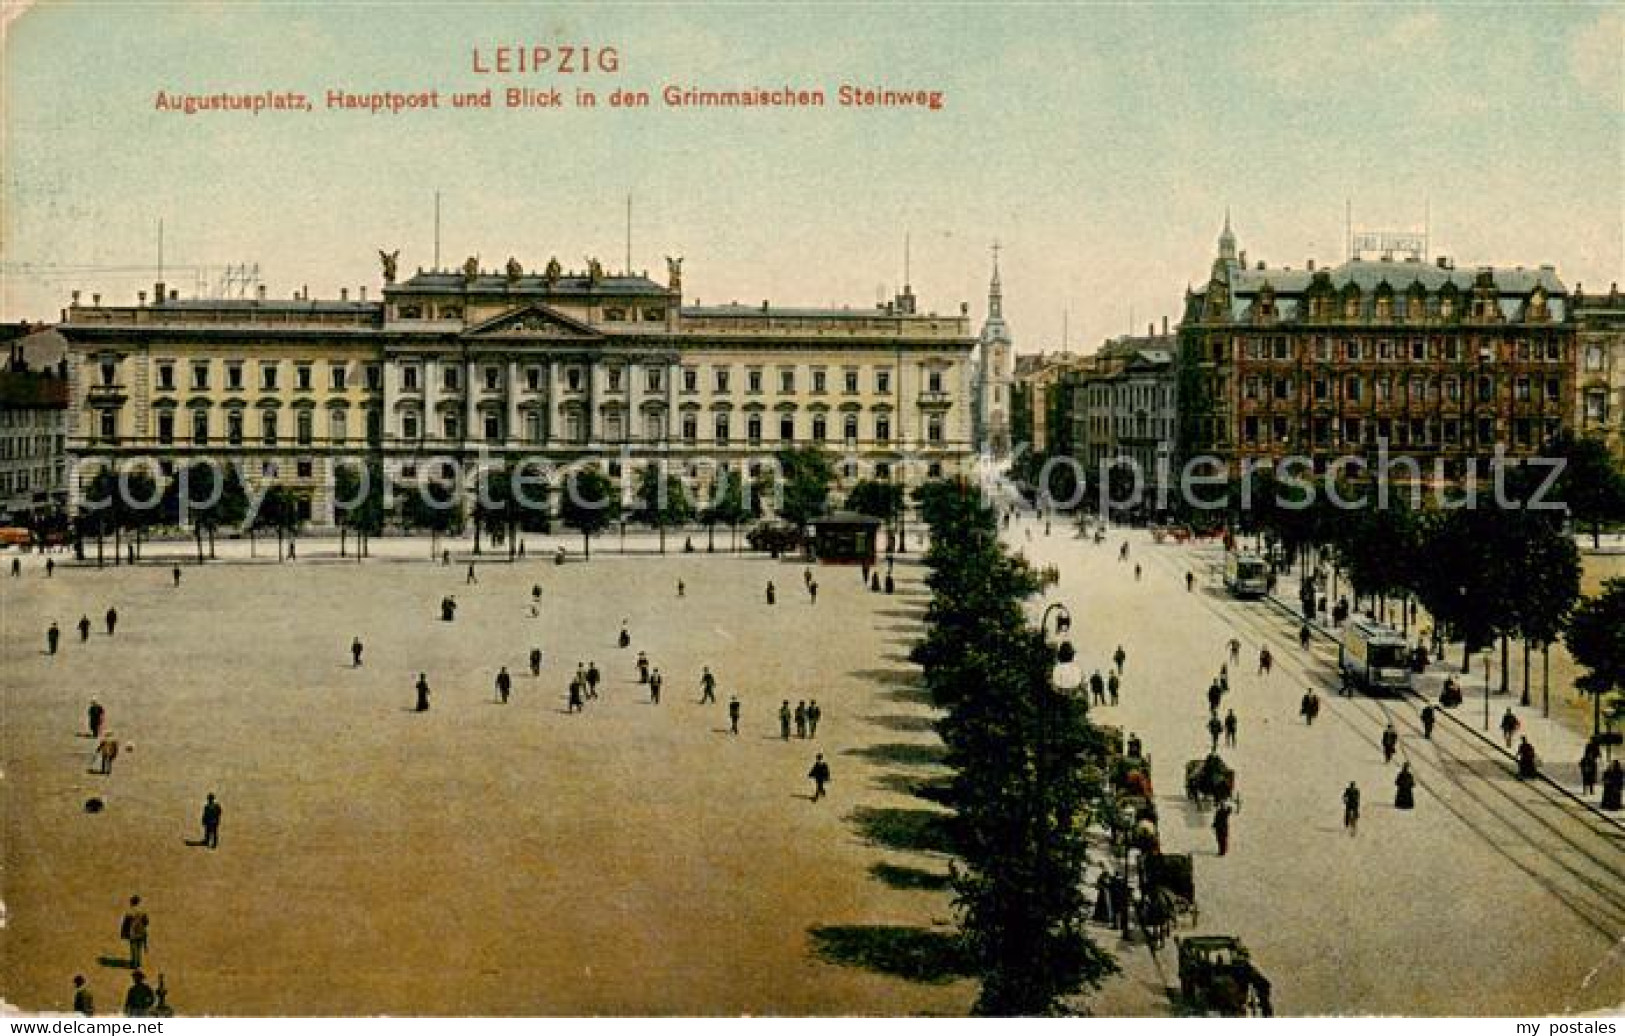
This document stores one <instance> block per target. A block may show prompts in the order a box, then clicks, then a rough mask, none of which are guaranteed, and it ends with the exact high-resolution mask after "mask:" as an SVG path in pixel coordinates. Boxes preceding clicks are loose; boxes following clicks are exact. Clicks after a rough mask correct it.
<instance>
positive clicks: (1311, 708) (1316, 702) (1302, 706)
mask: <svg viewBox="0 0 1625 1036" xmlns="http://www.w3.org/2000/svg"><path fill="white" fill-rule="evenodd" d="M1298 715H1300V716H1302V717H1303V722H1304V725H1305V726H1310V727H1312V726H1314V725H1315V717H1316V716H1319V715H1320V695H1318V694H1316V693H1315V692H1314V691H1313V690H1309V691H1305V692H1303V700H1302V701H1301V702H1299V703H1298Z"/></svg>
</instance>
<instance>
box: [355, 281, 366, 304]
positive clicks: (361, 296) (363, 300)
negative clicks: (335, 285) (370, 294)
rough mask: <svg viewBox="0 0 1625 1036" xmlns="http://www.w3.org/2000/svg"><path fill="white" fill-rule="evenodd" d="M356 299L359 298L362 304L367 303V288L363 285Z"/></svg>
mask: <svg viewBox="0 0 1625 1036" xmlns="http://www.w3.org/2000/svg"><path fill="white" fill-rule="evenodd" d="M357 297H358V298H360V299H361V301H362V302H365V301H367V286H366V285H365V284H363V285H361V294H360V295H359V296H357Z"/></svg>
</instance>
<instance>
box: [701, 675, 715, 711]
mask: <svg viewBox="0 0 1625 1036" xmlns="http://www.w3.org/2000/svg"><path fill="white" fill-rule="evenodd" d="M716 703H717V678H716V677H715V676H712V675H711V667H710V666H706V667H705V671H704V672H702V673H701V674H700V704H701V705H705V704H711V705H715V704H716Z"/></svg>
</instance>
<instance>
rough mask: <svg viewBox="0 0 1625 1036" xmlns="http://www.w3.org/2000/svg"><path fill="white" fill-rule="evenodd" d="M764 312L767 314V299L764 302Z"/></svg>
mask: <svg viewBox="0 0 1625 1036" xmlns="http://www.w3.org/2000/svg"><path fill="white" fill-rule="evenodd" d="M762 312H763V313H766V312H767V300H766V299H763V300H762Z"/></svg>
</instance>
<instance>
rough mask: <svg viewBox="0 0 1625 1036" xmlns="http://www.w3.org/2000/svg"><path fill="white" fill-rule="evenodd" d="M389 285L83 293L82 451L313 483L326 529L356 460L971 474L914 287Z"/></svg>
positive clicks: (673, 278)
mask: <svg viewBox="0 0 1625 1036" xmlns="http://www.w3.org/2000/svg"><path fill="white" fill-rule="evenodd" d="M394 265H395V261H394V258H393V256H388V257H385V262H384V285H383V290H382V298H381V299H377V298H375V299H371V300H369V299H367V298H366V294H365V289H364V288H363V289H361V290H360V291H359V292H358V294H357V297H355V298H350V297H349V293H348V291H345V292H342V293H341V294H340V297H339V298H338V299H326V300H318V299H312V298H309V297H307V296H306V295H304V294H303V293H301V294H300V295H297V296H296V297H294V298H293V299H291V300H269V299H266V298H265V297H264V294H263V292H261V294H260V296H259V297H258V298H250V299H234V300H219V299H208V300H182V299H179V298H178V297H177V296H176V293H174V292H172V291H171V292H167V293H166V290H165V287H164V285H162V284H158V285H156V286H155V288H154V291H153V294H152V297H151V298H148V297H147V295H146V293H145V292H142V293H140V294H139V295H138V297H137V298H136V299H135V300H134V303H133V304H129V303H125V304H120V305H104V304H103V303H102V300H101V298H100V296H95V297H93V298H92V299H91V300H90V303H89V304H88V305H87V304H85V301H84V299H83V298H82V297H81V295H80V293H78V292H75V293H74V298H73V304H72V305H71V307H70V308H69V309H67V310H66V311H65V312H64V313H63V319H62V323H61V325H60V330H61V332H62V334H63V335H64V336H65V337H66V338H67V340H68V342H69V343H70V349H71V357H70V359H71V362H70V364H69V393H70V400H71V405H70V414H69V430H68V449H69V452H70V453H71V454H72V455H74V456H75V457H76V458H77V459H78V460H79V461H80V462H81V463H80V465H79V470H80V478H79V481H80V483H81V484H82V483H83V482H84V480H85V479H86V478H87V477H88V473H89V472H90V471H93V470H94V469H96V468H97V467H100V466H102V465H105V464H108V463H118V462H121V461H125V460H129V459H133V458H138V457H150V458H155V459H156V461H157V464H158V466H159V467H160V468H161V469H163V470H166V471H173V470H175V469H176V468H178V467H180V466H184V465H185V464H187V463H190V462H191V461H193V460H195V459H200V458H230V459H232V460H234V461H237V462H239V463H240V464H241V466H242V470H244V472H245V474H246V475H247V477H248V478H249V479H250V481H255V480H260V481H265V480H269V481H274V482H278V483H283V484H287V485H290V486H291V487H293V488H295V489H297V490H300V491H302V492H304V493H307V494H308V495H309V497H310V500H311V509H312V514H311V519H312V521H313V522H314V523H315V524H317V525H325V524H327V523H328V522H330V521H331V519H332V509H331V499H330V496H331V494H330V492H329V490H328V486H329V481H330V471H331V469H332V466H333V463H334V462H335V461H336V460H338V459H340V458H356V459H361V458H366V459H378V460H380V461H382V463H383V464H384V466H385V469H386V470H387V471H388V472H389V473H390V474H391V476H392V477H393V478H395V479H398V480H402V481H406V482H410V481H412V480H413V479H418V478H424V477H429V476H433V475H435V474H437V473H436V472H431V471H427V470H425V465H428V464H438V463H440V462H441V461H442V460H443V459H444V458H453V459H456V460H459V461H461V462H462V465H463V469H464V470H465V471H466V470H468V469H469V467H470V465H469V462H470V461H473V462H474V465H475V466H478V465H500V464H504V463H508V462H512V461H517V460H519V459H521V458H524V459H537V460H542V461H545V462H548V463H551V464H554V465H561V464H565V463H569V462H573V461H579V460H582V459H585V458H597V459H600V460H601V461H602V463H603V464H604V466H605V467H606V468H608V469H609V470H610V473H611V474H612V475H613V474H616V473H618V472H620V471H622V470H623V469H624V465H625V464H626V463H628V462H630V463H632V464H634V465H638V466H641V465H643V464H645V463H647V462H648V461H649V460H651V459H664V460H665V461H666V462H667V463H668V464H669V465H670V467H671V470H672V471H673V473H675V474H679V475H684V474H687V475H690V476H693V477H695V478H697V479H698V480H700V481H702V482H703V481H704V480H705V479H707V478H708V477H710V476H709V474H708V473H709V472H711V471H714V470H716V468H717V467H719V466H736V470H737V469H739V468H745V467H749V466H750V465H751V464H752V463H753V462H759V461H762V460H765V459H766V458H768V457H770V456H771V455H772V454H773V453H774V452H775V451H777V450H778V449H780V448H781V447H784V446H787V445H808V444H821V445H823V446H825V447H827V448H828V449H829V450H830V451H831V453H832V454H833V455H834V457H835V458H836V460H837V463H838V471H839V473H840V476H841V479H842V481H843V482H844V483H846V484H848V485H849V484H850V483H852V482H854V481H856V480H857V479H859V478H879V479H893V478H896V479H903V480H906V481H907V482H909V483H911V484H913V483H917V482H919V481H922V480H925V479H928V478H933V477H941V476H945V475H952V474H955V473H959V472H960V471H962V470H965V469H966V466H967V464H968V460H969V457H970V449H971V436H972V414H971V406H970V401H971V388H972V386H971V378H972V369H971V352H972V349H973V347H974V346H975V344H976V340H975V338H974V337H973V336H972V334H971V332H970V330H969V318H968V316H967V313H966V307H965V306H964V305H963V304H961V306H960V307H959V311H958V312H957V313H954V314H952V315H948V316H939V315H937V314H934V313H920V312H918V311H917V309H916V303H915V297H914V295H913V293H912V291H911V290H910V289H909V288H907V287H905V288H904V290H903V293H902V294H900V295H898V296H897V297H896V298H895V299H894V300H893V301H892V302H890V303H888V304H885V305H881V306H876V307H868V308H842V309H801V308H782V307H775V306H772V305H769V304H768V303H767V302H762V303H760V304H759V305H740V304H738V303H732V304H729V305H721V306H716V305H713V306H701V305H698V304H697V303H696V304H694V305H684V304H683V301H682V279H681V274H682V270H681V261H680V260H679V261H668V271H667V281H666V283H665V284H660V283H657V282H655V281H654V280H651V279H650V278H649V277H648V276H647V275H635V274H631V273H622V274H606V273H604V272H603V271H602V269H601V268H600V266H599V264H598V263H597V262H596V261H594V262H592V263H591V265H590V267H589V269H588V270H587V271H586V272H580V273H578V272H566V271H564V270H562V269H561V268H560V267H559V264H558V263H557V261H551V262H549V263H548V264H547V266H546V268H545V269H544V270H542V271H540V272H529V271H525V270H524V269H522V268H521V266H520V264H519V263H518V262H516V261H514V260H509V261H508V263H507V265H506V267H505V268H504V269H502V270H496V271H491V270H484V269H481V268H480V266H479V264H478V262H476V261H475V260H473V259H470V260H469V261H468V263H466V264H465V266H464V267H463V268H462V269H461V270H455V271H447V270H432V271H423V270H419V271H418V273H417V274H416V275H414V276H411V277H408V278H405V279H403V280H398V281H397V280H396V278H395V276H394V273H395V271H394Z"/></svg>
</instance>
